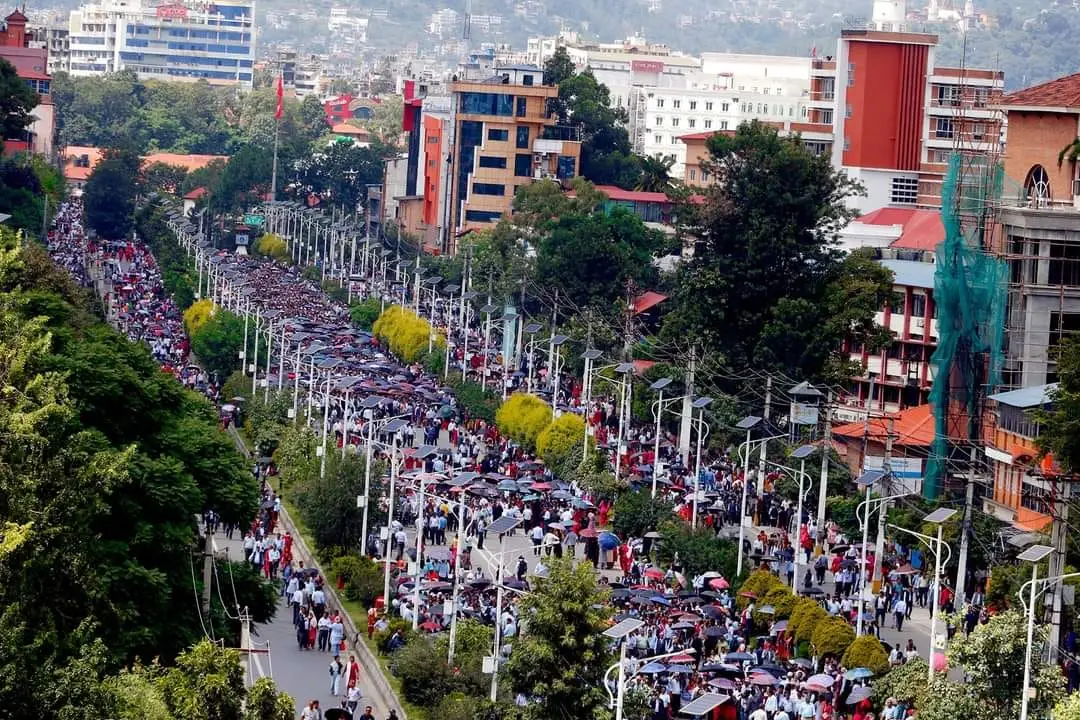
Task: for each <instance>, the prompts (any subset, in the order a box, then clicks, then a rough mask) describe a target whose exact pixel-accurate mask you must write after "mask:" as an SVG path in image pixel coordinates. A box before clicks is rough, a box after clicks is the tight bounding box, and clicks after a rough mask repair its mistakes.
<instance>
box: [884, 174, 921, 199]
mask: <svg viewBox="0 0 1080 720" xmlns="http://www.w3.org/2000/svg"><path fill="white" fill-rule="evenodd" d="M889 201H890V202H893V203H896V204H898V205H914V204H915V203H917V202H918V201H919V180H918V178H907V177H894V178H893V179H892V192H891V193H890V194H889Z"/></svg>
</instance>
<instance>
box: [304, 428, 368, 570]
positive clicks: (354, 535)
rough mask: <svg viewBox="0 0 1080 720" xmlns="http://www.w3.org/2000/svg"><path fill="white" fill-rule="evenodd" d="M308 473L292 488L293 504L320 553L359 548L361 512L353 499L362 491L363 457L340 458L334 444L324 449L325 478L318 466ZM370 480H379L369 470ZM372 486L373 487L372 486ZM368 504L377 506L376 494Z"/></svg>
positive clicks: (351, 455) (351, 454) (359, 455)
mask: <svg viewBox="0 0 1080 720" xmlns="http://www.w3.org/2000/svg"><path fill="white" fill-rule="evenodd" d="M310 467H311V470H312V471H313V472H311V474H310V475H309V476H308V477H306V478H301V479H298V481H297V483H296V484H295V485H294V486H293V494H292V496H293V501H294V502H295V503H296V507H297V509H298V510H299V511H300V514H301V516H302V518H303V520H304V525H306V526H307V528H308V529H309V530H310V531H311V535H312V538H313V539H314V540H315V544H316V545H317V546H318V548H319V549H320V550H323V551H328V550H331V549H335V548H339V549H341V550H346V551H350V550H356V549H357V548H359V547H361V541H362V538H361V536H360V532H361V530H362V528H363V510H361V509H360V508H357V507H356V496H357V495H361V494H363V492H364V457H363V455H362V454H360V453H347V454H346V455H345V457H344V458H343V457H341V454H340V453H339V452H336V451H335V448H334V446H333V443H330V444H329V445H328V447H327V458H326V477H325V478H320V477H319V472H318V464H317V463H312V464H311V466H310ZM371 472H372V478H376V477H379V473H378V470H377V468H375V467H372V470H371ZM372 485H373V486H374V485H375V484H374V483H372ZM370 502H371V503H372V505H373V506H375V507H377V506H378V497H377V493H376V492H373V493H372V497H371V499H370Z"/></svg>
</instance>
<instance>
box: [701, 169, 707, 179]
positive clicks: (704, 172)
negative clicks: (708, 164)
mask: <svg viewBox="0 0 1080 720" xmlns="http://www.w3.org/2000/svg"><path fill="white" fill-rule="evenodd" d="M701 182H709V173H708V172H707V171H705V170H702V171H701Z"/></svg>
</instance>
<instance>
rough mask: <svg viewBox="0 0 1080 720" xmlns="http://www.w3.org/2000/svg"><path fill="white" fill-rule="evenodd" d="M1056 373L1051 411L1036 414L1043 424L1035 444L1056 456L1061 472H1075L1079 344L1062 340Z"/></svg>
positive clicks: (1079, 454)
mask: <svg viewBox="0 0 1080 720" xmlns="http://www.w3.org/2000/svg"><path fill="white" fill-rule="evenodd" d="M1057 371H1058V386H1057V388H1055V389H1054V390H1052V391H1051V392H1050V408H1049V409H1046V410H1040V411H1038V412H1037V413H1034V415H1035V417H1036V418H1037V419H1038V421H1039V422H1040V423H1041V424H1042V432H1041V433H1039V436H1038V437H1037V438H1036V439H1035V442H1036V443H1037V444H1038V446H1039V450H1040V451H1041V452H1042V453H1044V454H1047V453H1049V454H1052V455H1053V457H1054V460H1055V461H1056V462H1057V464H1058V465H1059V466H1060V467H1061V469H1062V471H1064V472H1074V471H1076V470H1077V469H1080V341H1077V340H1076V339H1075V338H1073V337H1068V338H1063V339H1062V343H1061V349H1060V351H1059V355H1058V365H1057Z"/></svg>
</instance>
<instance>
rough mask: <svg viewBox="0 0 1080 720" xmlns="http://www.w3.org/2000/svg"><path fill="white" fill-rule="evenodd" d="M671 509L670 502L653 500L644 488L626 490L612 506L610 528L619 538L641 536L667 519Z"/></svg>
mask: <svg viewBox="0 0 1080 720" xmlns="http://www.w3.org/2000/svg"><path fill="white" fill-rule="evenodd" d="M671 511H672V507H671V504H670V503H667V502H664V501H663V500H654V499H653V498H652V497H651V496H650V495H649V493H648V492H647V491H645V490H640V491H637V492H635V491H633V490H626V491H625V492H621V493H619V496H618V498H616V500H615V505H614V506H613V507H612V520H611V528H612V530H614V531H615V534H616V535H618V536H619V537H621V538H628V537H641V536H642V535H644V534H645V533H647V532H649V531H650V530H655V529H656V528H657V527H658V526H659V525H660V523H661V522H663V521H664V520H668V519H669V518H670V517H671Z"/></svg>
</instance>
